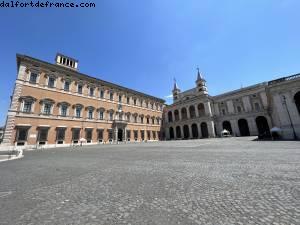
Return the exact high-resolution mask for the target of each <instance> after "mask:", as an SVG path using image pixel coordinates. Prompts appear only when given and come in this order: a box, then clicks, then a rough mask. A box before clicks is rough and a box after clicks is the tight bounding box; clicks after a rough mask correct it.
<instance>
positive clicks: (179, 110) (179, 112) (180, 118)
mask: <svg viewBox="0 0 300 225" xmlns="http://www.w3.org/2000/svg"><path fill="white" fill-rule="evenodd" d="M178 114H179V121H181V120H182V116H181V109H178Z"/></svg>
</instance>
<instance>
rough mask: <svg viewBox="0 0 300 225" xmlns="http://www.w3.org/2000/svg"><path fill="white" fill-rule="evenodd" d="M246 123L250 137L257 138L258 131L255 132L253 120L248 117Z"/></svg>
mask: <svg viewBox="0 0 300 225" xmlns="http://www.w3.org/2000/svg"><path fill="white" fill-rule="evenodd" d="M247 121H248V126H249V131H250V135H251V136H257V135H258V131H257V127H256V122H255V119H254V118H253V117H250V118H247Z"/></svg>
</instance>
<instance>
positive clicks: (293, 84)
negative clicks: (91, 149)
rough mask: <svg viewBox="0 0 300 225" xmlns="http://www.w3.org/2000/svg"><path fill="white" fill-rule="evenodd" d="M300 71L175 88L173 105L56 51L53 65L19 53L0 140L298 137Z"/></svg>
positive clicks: (53, 143) (24, 143)
mask: <svg viewBox="0 0 300 225" xmlns="http://www.w3.org/2000/svg"><path fill="white" fill-rule="evenodd" d="M299 115H300V74H296V75H292V76H288V77H283V78H280V79H277V80H273V81H269V82H264V83H260V84H256V85H253V86H249V87H245V88H241V89H239V90H235V91H231V92H228V93H224V94H221V95H217V96H210V95H209V94H208V90H207V86H206V81H205V79H204V78H203V76H202V75H201V74H200V72H199V70H198V73H197V79H196V86H195V87H194V88H192V89H190V90H187V91H184V92H181V91H180V89H179V88H178V85H177V83H176V82H175V83H174V88H173V104H171V105H166V104H165V101H164V100H163V99H160V98H157V97H153V96H150V95H147V94H144V93H141V92H138V91H135V90H132V89H128V88H125V87H122V86H119V85H116V84H113V83H110V82H107V81H104V80H100V79H97V78H94V77H91V76H88V75H85V74H82V73H80V72H79V71H78V61H77V60H75V59H73V58H70V57H67V56H64V55H62V54H57V56H56V59H55V64H52V63H48V62H45V61H41V60H39V59H35V58H32V57H29V56H25V55H19V54H17V79H16V82H15V87H14V90H13V94H12V97H11V104H10V107H9V110H8V115H7V119H6V124H5V132H4V135H3V142H2V146H3V145H4V146H11V147H12V146H20V147H21V148H33V147H39V146H46V147H58V146H70V145H77V144H79V143H80V142H81V141H82V140H84V142H85V143H87V144H97V143H116V142H139V141H158V140H161V139H163V140H173V139H194V138H210V137H216V136H221V133H222V131H224V130H227V131H229V132H230V134H231V135H233V136H250V135H253V136H257V135H262V136H265V137H268V136H270V130H271V129H272V128H273V129H274V128H275V127H276V129H277V131H279V133H280V135H281V136H282V137H283V138H284V139H296V138H299V137H300V116H299Z"/></svg>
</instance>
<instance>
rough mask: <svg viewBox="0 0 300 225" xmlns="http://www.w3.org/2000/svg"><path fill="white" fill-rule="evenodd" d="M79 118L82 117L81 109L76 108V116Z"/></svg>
mask: <svg viewBox="0 0 300 225" xmlns="http://www.w3.org/2000/svg"><path fill="white" fill-rule="evenodd" d="M75 116H76V117H77V118H80V117H81V107H77V108H76V115H75Z"/></svg>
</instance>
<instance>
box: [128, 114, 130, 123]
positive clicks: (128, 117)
mask: <svg viewBox="0 0 300 225" xmlns="http://www.w3.org/2000/svg"><path fill="white" fill-rule="evenodd" d="M127 121H128V122H130V115H129V114H127Z"/></svg>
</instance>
